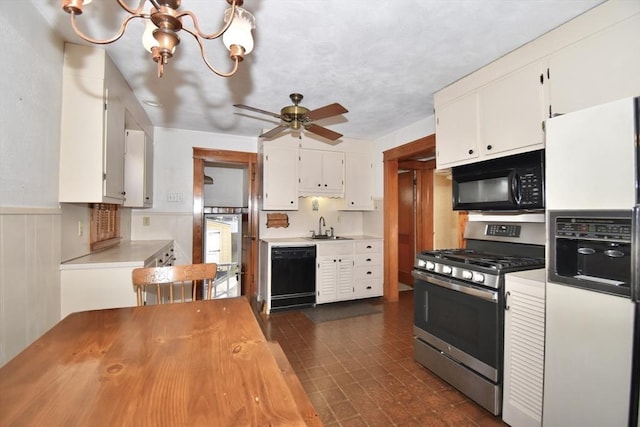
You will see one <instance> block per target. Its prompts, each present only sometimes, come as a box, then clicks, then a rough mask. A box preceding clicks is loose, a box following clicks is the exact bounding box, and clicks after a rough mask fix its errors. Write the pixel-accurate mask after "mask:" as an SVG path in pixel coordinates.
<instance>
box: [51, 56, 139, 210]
mask: <svg viewBox="0 0 640 427" xmlns="http://www.w3.org/2000/svg"><path fill="white" fill-rule="evenodd" d="M128 90H129V87H128V85H127V83H126V82H125V80H124V79H123V77H122V75H121V74H120V72H119V71H118V69H117V68H116V67H115V65H114V64H113V62H111V59H110V58H109V57H108V56H107V54H106V52H105V51H104V50H102V49H94V48H91V47H86V46H78V45H73V44H65V52H64V68H63V79H62V91H63V92H62V122H61V138H60V190H59V200H60V201H61V202H81V203H117V204H121V203H123V201H124V138H125V135H124V115H125V107H124V99H125V96H126V91H128Z"/></svg>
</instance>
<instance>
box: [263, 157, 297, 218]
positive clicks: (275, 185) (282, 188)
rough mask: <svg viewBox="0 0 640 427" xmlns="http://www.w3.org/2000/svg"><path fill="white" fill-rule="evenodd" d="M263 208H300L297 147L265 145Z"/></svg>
mask: <svg viewBox="0 0 640 427" xmlns="http://www.w3.org/2000/svg"><path fill="white" fill-rule="evenodd" d="M263 156H264V157H263V168H264V169H263V177H262V178H263V180H262V185H263V188H262V197H263V198H262V202H263V206H262V209H264V210H297V209H298V149H297V147H280V146H266V145H265V146H264V148H263Z"/></svg>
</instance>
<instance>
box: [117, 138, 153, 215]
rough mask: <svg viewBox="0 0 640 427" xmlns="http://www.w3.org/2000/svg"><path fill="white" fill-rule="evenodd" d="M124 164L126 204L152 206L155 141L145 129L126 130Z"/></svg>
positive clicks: (139, 206)
mask: <svg viewBox="0 0 640 427" xmlns="http://www.w3.org/2000/svg"><path fill="white" fill-rule="evenodd" d="M124 166H125V169H124V185H125V201H124V206H127V207H134V208H149V207H152V206H153V142H152V141H151V139H150V138H149V137H148V136H147V135H146V134H145V133H144V131H141V130H131V129H128V130H127V131H126V140H125V154H124Z"/></svg>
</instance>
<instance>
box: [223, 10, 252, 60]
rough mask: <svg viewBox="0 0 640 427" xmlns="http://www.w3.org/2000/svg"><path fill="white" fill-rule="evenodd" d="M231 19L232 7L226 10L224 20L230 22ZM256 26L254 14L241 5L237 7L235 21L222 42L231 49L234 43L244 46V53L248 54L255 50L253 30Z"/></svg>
mask: <svg viewBox="0 0 640 427" xmlns="http://www.w3.org/2000/svg"><path fill="white" fill-rule="evenodd" d="M229 19H231V8H229V9H227V10H226V11H225V12H224V22H229ZM255 27H256V19H255V18H254V17H253V15H252V14H251V13H249V12H247V11H246V10H245V9H243V8H241V7H236V13H235V17H234V18H233V22H232V23H231V25H230V26H229V28H228V29H227V31H225V33H224V34H223V35H222V42H223V43H224V45H225V46H226V47H227V49H229V50H230V51H231V50H232V49H231V46H233V45H238V46H242V48H243V49H244V54H245V55H247V54H249V53H251V51H252V50H253V36H252V35H251V30H253V29H254V28H255Z"/></svg>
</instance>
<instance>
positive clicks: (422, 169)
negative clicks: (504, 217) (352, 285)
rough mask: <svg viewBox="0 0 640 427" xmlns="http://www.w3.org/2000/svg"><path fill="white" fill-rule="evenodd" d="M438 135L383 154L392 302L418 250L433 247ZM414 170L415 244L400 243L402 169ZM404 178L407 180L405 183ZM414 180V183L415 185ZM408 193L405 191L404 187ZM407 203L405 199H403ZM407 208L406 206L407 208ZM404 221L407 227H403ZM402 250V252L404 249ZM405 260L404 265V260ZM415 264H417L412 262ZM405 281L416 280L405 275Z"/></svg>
mask: <svg viewBox="0 0 640 427" xmlns="http://www.w3.org/2000/svg"><path fill="white" fill-rule="evenodd" d="M435 146H436V138H435V135H429V136H426V137H424V138H420V139H418V140H416V141H413V142H409V143H407V144H404V145H401V146H398V147H395V148H392V149H390V150H387V151H385V152H384V153H383V160H384V260H385V263H384V296H385V299H386V300H388V301H397V300H398V284H399V276H400V272H401V268H402V271H403V273H404V272H406V269H407V268H408V267H407V266H406V265H405V264H408V262H409V260H411V263H413V260H414V259H415V250H422V249H431V248H432V247H433V175H434V174H433V171H434V169H435ZM401 170H406V171H412V179H413V180H414V182H415V192H414V190H411V191H412V193H413V194H414V195H413V196H412V197H413V201H412V205H415V208H414V209H413V213H411V214H410V215H411V217H412V220H411V221H412V222H413V224H414V230H413V233H411V234H412V235H413V236H415V238H414V242H413V243H406V242H403V243H402V245H401V244H400V241H401V239H403V240H404V237H402V238H401V237H400V234H401V232H402V233H407V230H405V225H404V222H405V216H404V215H405V214H404V213H403V214H402V216H401V214H400V206H401V204H400V200H401V197H404V196H401V187H404V186H405V184H404V180H405V179H408V178H404V177H402V178H401V177H400V175H399V173H398V172H399V171H401ZM401 180H403V182H402V183H401ZM413 185H414V184H413V183H411V186H412V187H413ZM402 191H403V192H404V190H402ZM403 206H404V202H403ZM403 209H404V208H403ZM401 221H402V222H403V226H402V227H401V226H400V223H401ZM401 251H402V252H401ZM400 259H403V261H402V264H403V266H402V267H401V261H400ZM412 265H413V264H412ZM402 277H403V280H405V279H406V280H409V282H408V283H413V279H411V278H410V277H406V274H403V276H402Z"/></svg>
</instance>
